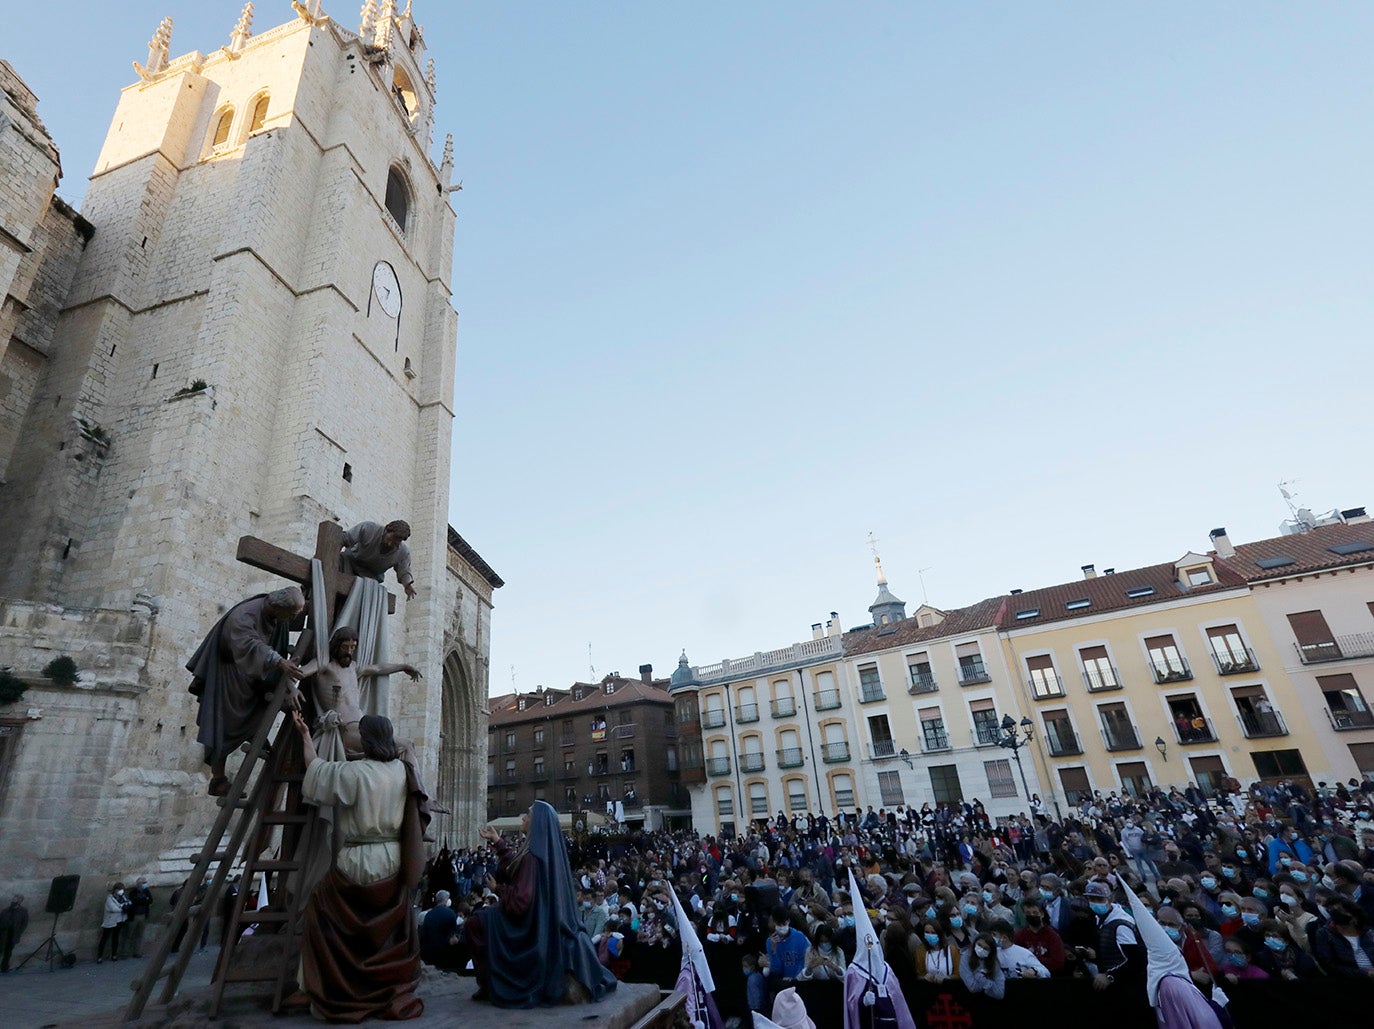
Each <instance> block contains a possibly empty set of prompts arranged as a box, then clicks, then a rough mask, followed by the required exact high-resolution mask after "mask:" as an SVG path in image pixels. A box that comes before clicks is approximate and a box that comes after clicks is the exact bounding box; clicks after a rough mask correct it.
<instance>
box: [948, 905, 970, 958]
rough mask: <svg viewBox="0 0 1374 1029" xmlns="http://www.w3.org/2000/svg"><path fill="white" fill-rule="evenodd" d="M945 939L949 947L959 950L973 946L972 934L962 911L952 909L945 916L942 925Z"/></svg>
mask: <svg viewBox="0 0 1374 1029" xmlns="http://www.w3.org/2000/svg"><path fill="white" fill-rule="evenodd" d="M943 928H944V931H945V939H947V940H948V941H949V943H950V946H952V947H957V948H958V949H959V950H961V951H963V950H967V949H968V948H969V947H971V946H972V945H973V937H974V933H973V930H972V927H971V926H970V925H969V924H968V920H967V919H966V918H965V917H964V913H963V910H962V909H960V908H954V909H952V910H951V911H950V912H949V914H948V915H946V916H945V920H944V925H943Z"/></svg>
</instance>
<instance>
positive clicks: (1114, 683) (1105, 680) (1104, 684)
mask: <svg viewBox="0 0 1374 1029" xmlns="http://www.w3.org/2000/svg"><path fill="white" fill-rule="evenodd" d="M1083 685H1084V686H1086V687H1087V689H1088V692H1089V693H1105V692H1107V691H1108V690H1119V689H1121V676H1120V675H1118V674H1117V672H1116V666H1115V665H1097V666H1096V667H1093V668H1084V669H1083Z"/></svg>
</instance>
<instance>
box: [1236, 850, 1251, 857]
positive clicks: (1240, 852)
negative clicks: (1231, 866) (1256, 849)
mask: <svg viewBox="0 0 1374 1029" xmlns="http://www.w3.org/2000/svg"><path fill="white" fill-rule="evenodd" d="M1249 856H1250V852H1249V851H1247V850H1238V851H1236V857H1238V858H1243V857H1249Z"/></svg>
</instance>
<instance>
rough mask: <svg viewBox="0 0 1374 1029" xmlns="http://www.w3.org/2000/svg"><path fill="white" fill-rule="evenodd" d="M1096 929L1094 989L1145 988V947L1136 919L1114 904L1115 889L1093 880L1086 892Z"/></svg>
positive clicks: (1132, 989) (1134, 989)
mask: <svg viewBox="0 0 1374 1029" xmlns="http://www.w3.org/2000/svg"><path fill="white" fill-rule="evenodd" d="M1083 894H1084V896H1085V897H1086V898H1087V901H1088V907H1089V909H1090V910H1091V911H1092V913H1093V921H1094V924H1095V925H1096V927H1097V947H1096V948H1095V950H1096V956H1095V964H1096V969H1097V970H1096V972H1095V973H1094V975H1093V989H1095V990H1099V991H1100V990H1108V989H1112V988H1114V987H1119V988H1127V989H1129V990H1131V991H1132V992H1134V991H1136V990H1138V989H1141V988H1143V987H1144V985H1145V948H1144V947H1143V946H1141V943H1140V936H1139V934H1138V933H1137V931H1136V927H1135V919H1133V918H1132V917H1131V916H1130V915H1128V914H1127V913H1126V912H1125V910H1124V909H1123V908H1122V907H1121V905H1120V904H1116V903H1114V902H1113V901H1112V887H1111V886H1109V885H1108V884H1107V883H1105V882H1101V881H1099V880H1094V881H1093V882H1090V883H1088V885H1087V888H1086V889H1085V890H1084V891H1083Z"/></svg>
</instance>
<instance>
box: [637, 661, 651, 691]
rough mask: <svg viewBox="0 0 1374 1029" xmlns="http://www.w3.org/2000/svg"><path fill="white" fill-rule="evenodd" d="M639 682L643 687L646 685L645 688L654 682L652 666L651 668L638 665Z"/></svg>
mask: <svg viewBox="0 0 1374 1029" xmlns="http://www.w3.org/2000/svg"><path fill="white" fill-rule="evenodd" d="M639 681H640V682H642V683H644V685H646V686H648V685H650V684H652V683H653V681H654V666H653V665H640V666H639Z"/></svg>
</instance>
